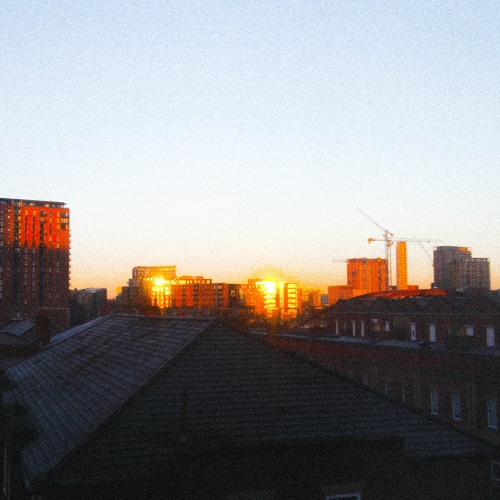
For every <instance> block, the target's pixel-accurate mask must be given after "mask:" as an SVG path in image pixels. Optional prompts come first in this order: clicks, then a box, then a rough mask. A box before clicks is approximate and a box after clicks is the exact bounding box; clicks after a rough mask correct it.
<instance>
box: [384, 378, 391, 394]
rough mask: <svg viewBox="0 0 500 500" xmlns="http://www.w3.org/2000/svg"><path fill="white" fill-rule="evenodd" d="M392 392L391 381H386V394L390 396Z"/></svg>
mask: <svg viewBox="0 0 500 500" xmlns="http://www.w3.org/2000/svg"><path fill="white" fill-rule="evenodd" d="M390 392H391V380H390V379H385V380H384V394H385V395H389V393H390Z"/></svg>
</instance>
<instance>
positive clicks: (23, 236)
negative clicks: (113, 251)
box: [0, 198, 70, 330]
mask: <svg viewBox="0 0 500 500" xmlns="http://www.w3.org/2000/svg"><path fill="white" fill-rule="evenodd" d="M69 249H70V230H69V209H68V208H66V207H65V203H62V202H54V201H36V200H20V199H11V198H0V321H11V320H16V319H36V318H37V317H38V316H40V315H42V316H45V317H46V318H48V319H50V320H51V324H52V328H53V329H56V330H63V329H66V328H68V326H69V278H70V264H69V262H70V255H69V254H70V252H69Z"/></svg>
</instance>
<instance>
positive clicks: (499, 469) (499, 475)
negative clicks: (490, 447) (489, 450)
mask: <svg viewBox="0 0 500 500" xmlns="http://www.w3.org/2000/svg"><path fill="white" fill-rule="evenodd" d="M491 479H492V480H493V481H495V482H497V483H500V462H497V461H495V460H492V461H491Z"/></svg>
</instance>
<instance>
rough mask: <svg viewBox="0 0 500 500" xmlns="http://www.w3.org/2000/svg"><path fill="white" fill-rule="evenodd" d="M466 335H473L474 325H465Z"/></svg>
mask: <svg viewBox="0 0 500 500" xmlns="http://www.w3.org/2000/svg"><path fill="white" fill-rule="evenodd" d="M465 335H466V337H474V325H465Z"/></svg>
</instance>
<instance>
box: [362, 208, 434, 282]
mask: <svg viewBox="0 0 500 500" xmlns="http://www.w3.org/2000/svg"><path fill="white" fill-rule="evenodd" d="M357 210H358V212H359V213H361V214H362V215H364V216H365V217H366V218H367V219H368V220H369V221H370V222H372V223H373V224H375V225H376V226H377V227H378V228H379V229H381V230H382V231H383V234H382V238H368V243H371V242H372V241H383V242H384V244H385V259H386V265H387V282H386V289H387V290H390V288H391V287H392V249H391V247H392V245H394V243H396V244H397V246H398V252H397V259H396V267H397V274H398V287H399V285H400V284H406V285H407V282H408V276H407V269H406V243H411V242H415V243H419V244H420V246H422V243H431V242H434V241H439V240H434V239H430V238H415V237H413V238H395V237H394V234H393V233H392V232H391V231H389V230H388V229H387V228H385V227H383V226H381V225H380V224H379V223H378V222H376V221H375V220H373V219H372V218H371V217H370V216H369V215H367V214H365V212H363V211H362V210H360V209H359V208H358V209H357ZM406 285H403V286H406Z"/></svg>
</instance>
